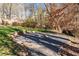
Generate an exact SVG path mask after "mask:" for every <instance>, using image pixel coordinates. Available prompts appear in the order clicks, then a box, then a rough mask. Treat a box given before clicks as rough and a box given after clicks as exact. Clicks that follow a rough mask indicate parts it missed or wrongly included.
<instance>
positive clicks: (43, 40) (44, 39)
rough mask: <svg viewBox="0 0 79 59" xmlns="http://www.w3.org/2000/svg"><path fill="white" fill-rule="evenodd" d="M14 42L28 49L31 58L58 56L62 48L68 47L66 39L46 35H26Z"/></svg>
mask: <svg viewBox="0 0 79 59" xmlns="http://www.w3.org/2000/svg"><path fill="white" fill-rule="evenodd" d="M14 41H16V42H17V43H19V44H20V43H21V44H24V45H25V46H26V47H28V49H29V50H30V51H31V54H32V55H33V56H38V55H39V56H44V55H45V56H58V55H60V50H62V47H65V46H69V45H68V42H69V40H68V39H66V38H61V37H58V36H56V35H53V34H51V35H50V34H48V33H26V34H24V35H22V36H18V37H16V38H15V39H14ZM64 45H65V46H64Z"/></svg>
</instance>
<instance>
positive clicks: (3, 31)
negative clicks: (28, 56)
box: [0, 26, 22, 56]
mask: <svg viewBox="0 0 79 59" xmlns="http://www.w3.org/2000/svg"><path fill="white" fill-rule="evenodd" d="M16 31H22V30H21V29H20V27H12V26H0V56H6V55H16V54H15V52H16V51H15V50H16V49H15V47H16V45H17V44H16V43H15V42H13V41H12V38H11V37H10V36H9V35H10V34H12V33H13V32H16ZM17 48H18V47H17Z"/></svg>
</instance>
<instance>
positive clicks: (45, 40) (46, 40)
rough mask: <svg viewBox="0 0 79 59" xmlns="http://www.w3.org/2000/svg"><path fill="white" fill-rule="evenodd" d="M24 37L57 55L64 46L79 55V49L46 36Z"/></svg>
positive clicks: (26, 35)
mask: <svg viewBox="0 0 79 59" xmlns="http://www.w3.org/2000/svg"><path fill="white" fill-rule="evenodd" d="M23 36H24V37H26V38H29V39H30V40H33V41H35V42H36V43H38V44H42V45H43V46H45V47H47V48H49V49H51V50H52V51H55V52H56V53H58V52H60V50H62V49H61V48H60V46H62V47H64V48H66V47H68V49H70V50H72V51H74V52H76V53H79V48H76V47H73V46H70V45H68V44H66V43H63V42H60V41H58V40H55V39H53V38H50V37H46V36H43V37H39V36H38V35H35V36H34V35H28V34H24V35H23ZM53 44H55V45H58V46H55V45H53ZM66 53H67V55H73V54H70V53H68V52H66Z"/></svg>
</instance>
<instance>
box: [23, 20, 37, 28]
mask: <svg viewBox="0 0 79 59" xmlns="http://www.w3.org/2000/svg"><path fill="white" fill-rule="evenodd" d="M36 25H37V22H36V21H33V19H27V20H26V21H25V22H24V23H23V24H22V26H23V27H32V28H35V27H36Z"/></svg>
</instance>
